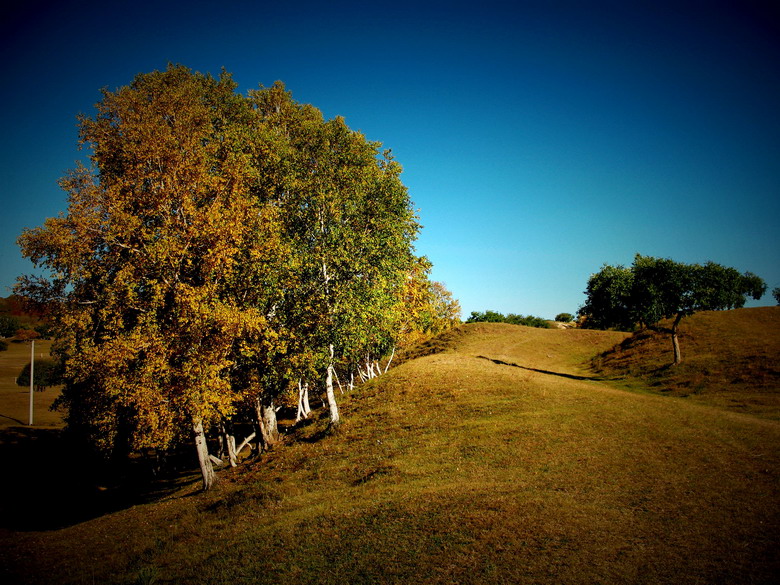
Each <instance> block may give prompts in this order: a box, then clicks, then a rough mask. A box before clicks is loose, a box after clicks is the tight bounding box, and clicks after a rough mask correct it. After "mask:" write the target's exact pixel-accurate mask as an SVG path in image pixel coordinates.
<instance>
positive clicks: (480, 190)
mask: <svg viewBox="0 0 780 585" xmlns="http://www.w3.org/2000/svg"><path fill="white" fill-rule="evenodd" d="M6 4H9V5H11V4H12V5H13V6H11V7H7V6H6V7H3V8H2V9H0V10H1V11H2V12H0V57H2V63H3V64H4V70H5V75H4V79H3V88H2V92H0V99H1V100H2V108H0V112H1V114H0V115H2V120H0V123H1V124H2V126H1V127H2V129H3V133H2V137H3V139H2V141H0V142H1V144H0V149H1V151H0V172H1V173H2V174H1V175H0V176H1V178H2V180H1V181H0V197H1V198H2V208H1V209H2V211H1V212H0V295H3V296H4V295H7V294H9V292H10V291H9V289H8V287H10V286H12V285H13V283H14V281H15V278H16V276H17V275H19V274H21V273H25V272H29V271H30V265H29V263H27V262H26V261H24V260H23V259H22V258H21V256H20V255H19V252H18V249H17V247H16V245H15V240H16V237H17V236H18V235H19V233H20V231H21V229H22V228H23V227H34V226H38V225H40V224H41V223H42V222H43V221H44V219H45V218H46V217H48V216H53V215H56V214H57V213H58V212H60V211H64V210H65V209H66V200H65V196H64V193H63V192H61V191H60V190H59V188H58V187H57V184H56V181H57V179H58V178H59V177H61V176H62V175H63V174H64V172H65V171H66V170H67V169H68V168H71V167H73V166H74V163H75V161H76V160H77V159H78V158H80V157H83V155H84V153H83V152H80V151H78V150H77V148H76V140H77V133H76V125H75V116H76V115H77V114H78V113H79V112H82V113H86V114H91V113H92V112H93V105H94V103H95V102H97V101H98V100H99V99H100V93H99V90H100V88H101V87H108V88H110V89H115V88H117V87H119V86H122V85H126V84H128V83H129V82H130V81H132V79H133V77H134V76H135V75H136V74H137V73H142V72H148V71H152V70H154V69H164V68H165V67H166V65H167V63H168V62H173V63H181V64H184V65H186V66H188V67H190V68H192V69H193V70H196V71H201V72H210V73H213V74H215V75H217V74H219V72H220V70H221V68H223V67H224V68H225V69H226V70H227V71H229V72H231V73H233V75H234V78H235V80H236V81H237V82H238V83H239V85H240V91H241V92H242V93H243V92H245V91H246V90H247V89H251V88H254V87H257V86H258V85H259V84H263V85H266V86H267V85H271V84H272V83H273V82H274V81H275V80H282V81H284V82H285V83H286V84H287V87H288V89H289V90H291V91H292V93H293V96H294V97H295V99H296V100H298V101H299V102H304V103H311V104H313V105H315V106H317V107H318V108H320V109H321V110H322V111H323V112H324V114H325V115H326V116H327V117H329V118H330V117H333V116H336V115H342V116H344V117H345V118H346V121H347V124H349V126H350V127H351V128H353V129H355V130H360V131H362V132H363V133H364V134H365V135H366V136H367V137H368V138H369V139H371V140H378V141H381V142H383V143H384V145H385V147H387V148H391V149H392V150H393V152H394V153H395V156H396V158H397V159H398V161H399V162H400V163H401V164H402V165H403V166H404V174H403V181H404V183H405V184H406V186H407V187H408V188H409V191H410V194H411V197H412V199H413V201H414V203H415V207H416V208H417V209H419V214H420V218H421V222H422V224H423V225H424V229H423V230H422V233H421V235H420V238H419V240H418V242H417V250H418V253H420V254H425V255H427V256H428V257H429V258H430V259H431V261H432V262H433V264H434V270H433V278H434V279H435V280H440V281H443V282H444V283H445V284H446V285H447V287H448V288H449V289H450V290H451V291H452V292H453V294H454V296H455V297H456V298H458V299H459V300H460V302H461V305H462V308H463V314H464V317H466V316H468V314H469V313H470V312H471V311H477V310H480V311H481V310H486V309H493V310H498V311H501V312H504V313H508V312H515V313H522V314H534V315H538V316H542V317H546V318H552V317H554V316H555V315H556V314H557V313H559V312H571V313H574V312H575V311H576V310H577V308H578V307H579V306H580V305H581V304H582V302H583V301H584V295H583V292H582V291H583V290H584V288H585V285H586V282H587V279H588V276H589V275H590V274H591V273H593V272H596V271H598V270H599V268H600V267H601V265H602V264H604V263H609V264H630V263H631V261H632V259H633V256H634V254H635V253H637V252H639V253H642V254H645V255H653V256H663V257H671V258H674V259H675V260H679V261H683V262H704V261H707V260H713V261H715V262H719V263H722V264H725V265H728V266H733V267H735V268H737V269H739V270H740V271H746V270H750V271H752V272H754V273H756V274H758V275H759V276H761V277H763V278H764V279H765V280H766V281H767V284H768V285H769V287H770V290H771V288H773V287H776V286H780V8H778V3H777V2H776V1H770V0H765V1H761V2H759V1H751V0H747V1H745V0H743V1H740V2H728V3H726V2H714V1H701V2H686V1H685V0H682V1H680V2H650V1H647V2H641V3H640V2H630V1H623V2H618V1H615V2H599V1H598V0H596V1H594V2H579V1H577V2H575V1H571V2H564V1H555V0H551V1H548V2H541V1H540V2H522V1H518V2H493V1H491V0H481V1H478V2H477V1H475V2H458V1H456V0H455V1H452V0H451V1H448V2H425V1H424V0H419V1H417V2H406V1H400V2H346V1H337V0H336V1H328V2H325V1H323V2H308V1H305V0H303V1H299V2H286V1H281V0H275V1H270V2H266V1H263V0H260V1H256V2H250V1H246V0H223V1H221V2H205V1H198V0H190V1H189V2H166V1H164V0H159V1H156V2H146V1H145V0H138V1H133V2H124V1H117V2H108V1H104V2H91V1H83V2H77V1H67V0H60V1H58V2H45V1H35V0H31V1H28V2H15V3H6ZM727 4H728V5H731V7H730V8H725V7H722V5H727ZM640 6H641V7H640ZM754 304H756V303H754ZM757 304H774V300H773V299H772V298H771V295H769V294H767V296H765V297H764V299H763V300H762V301H761V302H760V303H757Z"/></svg>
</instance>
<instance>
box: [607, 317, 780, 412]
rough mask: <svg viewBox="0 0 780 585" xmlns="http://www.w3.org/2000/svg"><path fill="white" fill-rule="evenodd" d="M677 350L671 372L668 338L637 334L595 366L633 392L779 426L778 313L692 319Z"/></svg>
mask: <svg viewBox="0 0 780 585" xmlns="http://www.w3.org/2000/svg"><path fill="white" fill-rule="evenodd" d="M661 325H662V326H663V325H667V326H668V325H669V324H668V323H662V324H661ZM680 347H681V351H682V357H683V361H682V363H681V364H680V365H678V366H674V367H670V364H671V362H672V361H673V360H672V343H671V338H670V337H669V334H668V333H663V332H656V331H645V332H640V333H637V334H635V335H633V336H632V337H630V338H627V339H626V340H625V341H624V342H623V343H622V344H621V345H616V346H615V347H614V348H613V349H611V350H609V351H607V352H605V353H604V354H603V355H601V356H599V357H598V358H596V359H595V360H594V365H595V367H596V371H597V372H599V373H600V374H602V375H606V376H610V377H614V378H619V379H621V380H622V381H623V382H624V383H626V384H627V385H629V386H632V387H635V388H642V389H647V390H651V391H653V392H657V393H660V394H666V395H670V396H676V397H682V398H686V399H688V400H692V401H696V402H701V403H703V404H710V405H714V406H720V407H725V408H728V409H730V410H733V411H735V412H747V413H750V414H756V415H759V416H763V417H766V418H771V419H774V420H780V307H758V308H751V309H738V310H735V311H703V312H701V313H696V314H695V315H693V316H691V317H687V318H685V319H683V320H682V322H681V324H680Z"/></svg>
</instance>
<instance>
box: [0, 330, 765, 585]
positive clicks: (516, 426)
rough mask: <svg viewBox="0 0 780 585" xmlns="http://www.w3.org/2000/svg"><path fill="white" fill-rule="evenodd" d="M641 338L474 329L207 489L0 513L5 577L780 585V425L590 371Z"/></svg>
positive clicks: (54, 488)
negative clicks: (80, 510)
mask: <svg viewBox="0 0 780 585" xmlns="http://www.w3.org/2000/svg"><path fill="white" fill-rule="evenodd" d="M726 318H730V317H726ZM691 322H692V323H694V324H695V322H694V321H693V320H692V321H691ZM757 331H758V332H759V333H763V334H764V336H776V333H775V331H776V330H770V329H768V328H767V329H759V330H757ZM754 333H755V331H754ZM693 336H694V337H696V336H697V334H695V333H693ZM628 337H629V336H628V334H624V333H616V332H600V331H584V330H545V329H531V328H526V327H520V326H514V325H506V324H473V325H466V326H463V327H462V328H460V329H458V330H457V331H454V332H451V333H449V334H448V335H447V336H446V337H444V338H441V339H439V340H436V341H433V342H431V343H429V344H427V346H426V347H424V348H419V350H418V351H417V352H415V353H413V354H412V355H409V356H407V360H406V361H405V362H403V363H402V364H400V365H399V366H398V367H396V368H393V369H392V370H390V372H388V373H387V374H385V375H384V376H382V377H381V378H379V379H377V380H375V381H372V382H370V383H369V384H367V385H365V386H363V387H362V388H360V389H358V390H356V391H355V392H354V393H352V394H351V395H348V396H343V397H342V398H341V400H342V410H343V414H344V418H345V423H344V424H343V426H342V428H341V430H340V431H339V432H338V433H337V434H335V435H326V434H324V432H323V431H324V429H325V426H326V422H327V421H326V420H325V419H314V420H311V421H310V422H309V424H307V425H305V426H302V427H300V428H298V429H291V430H290V435H289V436H288V437H287V439H286V440H285V442H284V443H283V444H282V446H280V447H279V448H277V449H275V450H274V451H273V452H272V453H270V454H267V455H265V456H263V458H262V460H260V461H255V462H247V463H246V464H245V465H243V466H242V467H241V468H239V469H237V470H226V471H223V472H220V474H219V483H218V486H217V488H216V489H215V490H214V491H213V492H210V493H207V494H201V493H198V492H197V487H198V483H197V481H196V479H197V478H196V477H195V476H192V481H191V482H189V483H185V484H184V485H183V486H180V487H175V488H171V489H170V490H169V491H168V492H167V493H166V494H165V495H162V496H160V497H157V498H155V499H153V500H152V501H150V502H148V503H138V504H136V505H134V506H130V507H126V508H124V509H121V510H118V511H116V512H114V513H111V514H105V515H102V516H99V517H95V518H93V519H91V520H89V521H83V522H79V523H72V524H71V525H69V526H67V527H64V528H58V529H56V530H55V529H51V530H41V529H37V530H32V529H31V528H30V527H25V526H14V527H12V528H13V530H12V529H11V527H8V526H7V525H6V524H3V519H4V518H5V517H6V516H5V514H2V513H0V527H2V528H0V581H2V582H3V583H14V582H21V583H28V582H29V583H52V582H58V583H116V584H119V583H231V584H233V583H236V584H237V583H296V584H297V583H334V584H336V583H338V584H343V583H521V584H522V583H529V584H530V583H535V584H539V583H541V584H545V583H549V584H559V583H566V584H593V583H603V584H609V583H615V584H617V583H621V584H623V583H648V584H652V583H674V584H676V585H677V584H688V583H690V584H693V583H708V584H711V583H724V584H725V583H728V584H733V583H770V582H774V579H775V575H776V574H777V573H778V570H780V559H779V556H778V551H779V550H780V510H779V503H780V449H779V447H780V423H778V422H777V421H774V420H770V419H768V418H766V417H763V416H756V415H753V414H746V413H739V412H733V411H731V410H729V409H728V408H720V407H713V406H711V405H707V404H701V403H699V402H696V401H691V400H686V399H682V398H677V397H673V396H668V395H660V393H659V394H658V395H656V394H654V393H652V392H647V391H639V392H637V391H636V388H637V385H638V382H633V384H634V385H633V386H632V387H631V388H630V389H627V388H626V383H627V378H626V377H623V379H621V380H619V381H615V380H613V379H612V378H614V375H613V373H609V375H607V374H606V373H604V372H596V373H594V372H593V371H592V370H591V369H590V368H589V367H587V364H588V362H589V359H590V358H591V357H592V356H594V355H596V354H599V353H602V352H605V351H607V350H608V349H609V348H612V347H614V346H615V345H616V344H620V343H621V342H623V340H625V339H627V338H628ZM698 338H702V337H698ZM681 342H682V344H683V346H682V347H683V352H685V353H684V354H683V358H684V359H686V357H689V356H690V357H691V359H692V355H693V353H694V352H693V347H692V344H691V342H690V340H689V341H687V342H686V340H685V338H683V340H682V341H681ZM624 352H626V353H629V352H630V348H628V347H627V346H624ZM415 356H416V357H415ZM667 394H668V393H667ZM69 467H70V469H71V476H73V475H77V474H78V473H79V472H80V469H79V461H78V460H73V461H71V462H69ZM6 471H8V470H6ZM13 471H14V472H15V473H19V470H18V469H16V470H13ZM12 477H13V476H12ZM70 479H71V478H70V477H69V476H68V475H66V474H64V475H60V476H57V477H51V478H50V480H49V481H48V486H49V487H50V488H51V491H50V497H51V500H52V502H54V503H55V505H56V504H59V505H62V506H67V505H68V503H67V501H59V500H58V487H59V485H60V484H64V483H67V482H69V480H70ZM16 505H21V502H19V501H17V503H16ZM39 528H40V527H39ZM4 572H5V573H4Z"/></svg>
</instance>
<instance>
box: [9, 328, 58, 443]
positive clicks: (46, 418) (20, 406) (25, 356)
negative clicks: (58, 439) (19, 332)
mask: <svg viewBox="0 0 780 585" xmlns="http://www.w3.org/2000/svg"><path fill="white" fill-rule="evenodd" d="M50 349H51V341H49V340H36V342H35V356H36V359H43V358H48V357H49V350H50ZM29 363H30V344H29V343H21V342H14V341H11V342H9V343H8V349H7V350H6V351H0V429H5V428H8V427H12V426H19V425H27V424H28V423H29V411H30V389H29V387H21V386H17V385H16V377H17V376H18V375H19V373H20V372H21V371H22V368H23V367H24V366H26V365H27V364H29ZM59 394H60V389H59V388H58V387H53V388H47V389H46V390H45V391H43V392H34V397H33V404H34V411H33V426H35V427H43V428H59V427H61V426H62V416H61V414H60V413H57V412H52V411H51V410H49V407H50V406H51V404H52V402H54V400H55V399H56V398H57V396H59Z"/></svg>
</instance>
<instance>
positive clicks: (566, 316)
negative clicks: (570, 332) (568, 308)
mask: <svg viewBox="0 0 780 585" xmlns="http://www.w3.org/2000/svg"><path fill="white" fill-rule="evenodd" d="M555 321H556V322H557V323H571V322H572V321H574V315H572V314H571V313H558V314H557V315H556V316H555Z"/></svg>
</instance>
